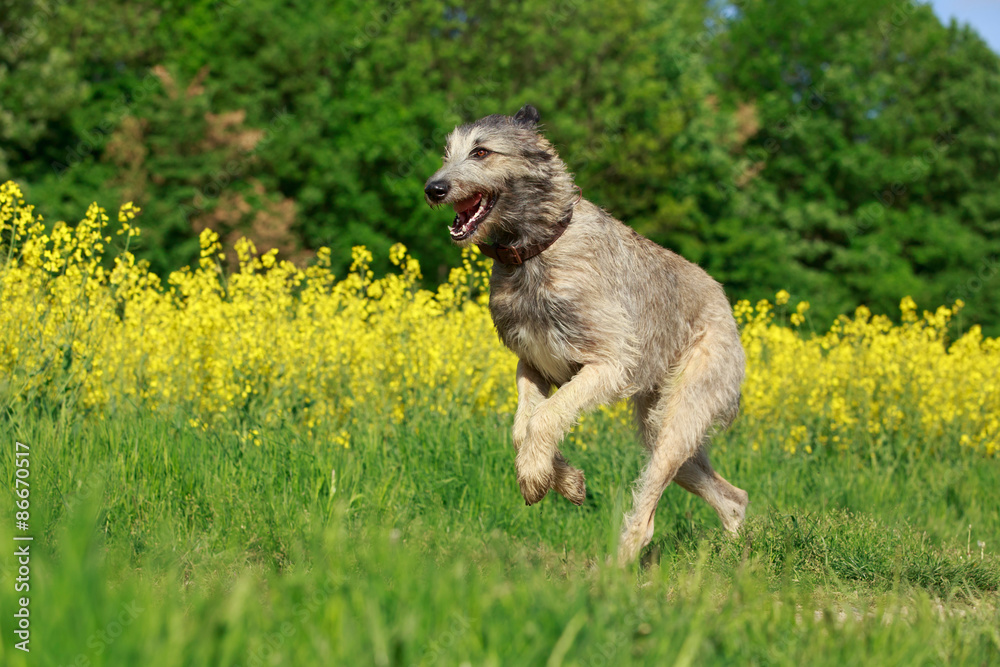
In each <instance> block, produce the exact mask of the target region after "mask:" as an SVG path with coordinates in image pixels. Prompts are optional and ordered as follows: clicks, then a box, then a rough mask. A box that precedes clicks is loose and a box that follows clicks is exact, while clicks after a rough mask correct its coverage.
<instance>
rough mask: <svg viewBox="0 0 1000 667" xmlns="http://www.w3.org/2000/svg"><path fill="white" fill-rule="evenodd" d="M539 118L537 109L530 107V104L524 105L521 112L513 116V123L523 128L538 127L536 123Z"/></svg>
mask: <svg viewBox="0 0 1000 667" xmlns="http://www.w3.org/2000/svg"><path fill="white" fill-rule="evenodd" d="M540 119H541V117H540V116H539V115H538V109H536V108H535V107H533V106H531V105H530V104H525V105H524V106H523V107H521V110H520V111H518V112H517V113H516V114H514V122H515V123H517V124H518V125H524V126H525V127H534V126H535V125H538V121H539V120H540Z"/></svg>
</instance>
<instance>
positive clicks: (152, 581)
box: [0, 414, 1000, 667]
mask: <svg viewBox="0 0 1000 667" xmlns="http://www.w3.org/2000/svg"><path fill="white" fill-rule="evenodd" d="M183 423H184V420H183V419H181V418H178V420H177V421H176V423H174V422H172V421H170V420H167V419H153V418H144V419H139V418H135V417H124V416H123V417H116V418H110V417H109V418H107V419H106V420H100V419H91V420H89V421H82V420H74V421H71V422H60V421H58V420H57V419H55V418H48V417H43V416H33V417H25V416H21V417H20V418H18V419H14V418H11V417H8V418H7V419H6V420H5V421H3V422H0V443H2V449H0V469H2V471H3V478H4V480H5V481H4V483H5V485H6V487H5V488H7V489H11V488H12V486H13V483H12V481H11V480H12V479H13V477H14V472H13V471H14V467H13V442H14V440H15V439H17V440H21V441H22V442H28V443H30V445H31V477H30V481H31V484H32V496H31V502H32V506H31V512H32V514H31V525H32V533H33V534H34V535H35V538H36V539H35V542H34V543H33V547H32V548H33V555H32V560H31V592H30V595H31V604H30V609H31V619H32V625H31V628H32V640H31V648H32V651H31V653H30V654H24V653H22V652H21V651H18V650H15V649H14V647H13V644H14V641H16V640H15V639H13V637H14V635H13V624H12V621H13V619H12V616H11V613H12V610H13V609H14V608H15V605H16V602H15V600H16V597H18V596H19V595H21V594H15V592H14V582H13V577H14V576H15V574H14V573H15V572H16V563H15V561H14V558H13V555H12V554H13V547H11V546H10V545H13V544H14V542H13V541H12V539H11V538H12V535H13V532H14V525H13V513H14V508H13V500H14V499H13V495H12V493H11V492H10V491H8V492H7V493H6V495H5V497H6V498H7V499H8V500H7V501H5V503H4V504H5V506H6V507H7V508H8V510H7V517H8V518H6V519H4V520H3V521H0V540H2V541H3V543H4V544H6V545H8V546H5V547H3V548H2V549H0V566H2V575H3V579H2V581H0V600H2V605H3V613H2V615H0V662H2V663H3V664H4V665H11V666H12V667H16V666H20V665H32V666H36V665H41V666H47V665H54V666H61V665H74V666H75V665H80V666H83V665H92V666H99V665H115V666H118V665H142V666H143V667H159V666H161V665H163V666H168V665H169V666H174V665H213V666H215V665H234V666H235V665H239V666H251V665H368V664H375V665H404V666H409V665H438V664H441V665H459V664H468V665H588V666H590V665H628V664H672V665H705V664H725V665H729V664H741V665H742V664H747V665H785V664H788V665H802V664H809V665H825V664H830V665H834V664H835V665H838V666H839V665H845V664H876V665H897V664H898V665H924V664H927V665H945V664H947V665H952V664H970V665H983V664H1000V611H998V603H1000V595H998V588H1000V558H998V557H997V555H996V554H997V547H998V544H1000V502H998V498H1000V497H998V491H997V490H998V489H1000V465H998V463H997V462H996V461H989V460H983V459H981V458H979V457H976V456H972V455H968V454H962V453H960V452H958V451H954V452H937V453H934V454H928V455H922V456H918V455H914V454H913V453H909V454H907V455H905V456H900V457H896V456H893V455H892V453H891V452H884V451H883V452H879V454H878V455H877V456H872V455H866V456H864V457H860V456H856V455H853V454H827V455H814V456H812V457H802V456H797V457H794V456H793V457H789V456H787V455H785V454H783V453H780V452H777V451H770V450H768V448H767V447H765V451H763V452H757V453H754V452H751V451H750V448H749V446H748V444H747V440H748V437H747V435H746V434H743V433H741V431H740V429H739V427H738V428H737V429H736V430H735V431H733V432H730V433H728V434H726V435H724V436H723V437H721V438H719V440H718V441H717V443H716V446H715V448H714V450H713V461H714V462H715V464H716V467H717V468H718V469H719V470H720V472H722V474H724V475H725V476H726V477H727V478H728V479H730V480H731V481H733V482H734V483H735V484H737V485H738V486H740V487H742V488H745V489H747V490H748V491H749V493H750V497H751V506H750V511H749V513H748V522H747V526H746V529H745V530H744V532H743V533H742V534H741V535H740V536H739V537H736V538H731V537H728V536H727V535H725V534H724V533H723V532H722V531H721V529H720V527H719V523H718V520H717V519H716V517H715V516H714V514H713V513H712V511H711V510H710V509H709V508H708V506H707V505H706V504H705V503H704V502H702V501H701V500H699V499H697V498H694V497H693V496H690V495H688V494H686V493H685V492H684V491H683V490H681V489H679V488H674V487H671V488H669V489H668V491H667V493H666V494H665V495H664V499H663V500H662V501H661V503H660V509H659V512H658V515H657V531H656V537H655V539H654V543H653V544H652V545H651V547H650V548H648V549H647V551H646V553H645V554H644V558H643V564H642V565H637V566H633V567H630V568H626V569H620V568H618V567H616V566H614V565H612V564H609V563H608V562H607V561H608V557H609V554H612V553H613V552H614V547H615V540H616V538H617V532H618V528H619V524H620V520H621V515H622V512H623V510H624V509H625V508H626V507H627V506H628V503H629V497H628V491H629V488H630V484H631V482H632V480H633V479H634V478H635V477H636V476H637V474H638V471H639V467H640V465H641V462H642V460H641V450H640V448H639V447H638V446H637V445H635V444H633V442H632V440H631V438H630V435H629V434H628V432H627V430H625V429H623V428H621V427H619V426H617V425H608V424H605V425H604V426H603V428H602V429H601V432H602V437H601V438H600V441H599V442H589V443H588V447H587V449H586V450H574V451H568V452H567V453H568V456H569V457H570V459H571V460H572V461H573V462H574V464H577V465H579V466H580V467H582V468H583V469H584V470H585V472H586V474H587V481H588V485H589V488H588V499H587V501H586V503H585V504H584V505H583V506H582V507H579V508H577V507H574V506H572V505H570V504H569V503H568V502H566V501H565V500H563V499H562V498H560V497H558V496H556V495H555V494H550V495H549V497H547V498H546V499H545V500H544V501H543V502H542V503H541V504H540V505H537V506H534V507H525V506H524V504H523V501H522V500H521V498H520V496H519V495H518V492H517V484H516V482H515V478H514V471H513V454H512V450H511V447H510V438H509V434H508V432H509V425H508V424H507V423H506V420H497V419H495V418H486V417H484V418H479V417H477V418H472V417H470V416H468V415H463V414H456V415H454V416H453V417H450V418H445V417H438V418H435V419H430V418H425V419H422V420H418V421H416V422H412V423H408V424H407V425H405V426H401V427H389V426H383V425H382V424H381V420H380V419H378V417H375V416H373V417H372V421H371V422H370V423H368V424H365V423H361V424H358V425H355V427H354V428H353V431H352V447H351V449H349V450H344V449H342V448H337V447H335V446H333V445H331V444H324V443H318V442H311V441H309V440H308V439H307V438H305V437H304V436H303V432H301V431H297V430H294V429H291V428H288V429H284V430H276V431H273V432H269V433H265V434H264V436H265V437H264V444H263V445H262V446H260V447H257V446H254V445H241V444H240V443H239V442H238V440H237V438H235V437H233V436H226V435H220V434H213V433H200V432H192V431H191V430H190V429H189V428H188V427H186V426H184V425H183ZM774 449H777V448H776V447H775V448H774ZM898 451H908V448H907V447H905V443H900V446H899V447H898ZM334 471H335V475H333V473H334ZM980 541H982V542H984V543H985V546H983V547H980V546H979V544H978V543H979V542H980Z"/></svg>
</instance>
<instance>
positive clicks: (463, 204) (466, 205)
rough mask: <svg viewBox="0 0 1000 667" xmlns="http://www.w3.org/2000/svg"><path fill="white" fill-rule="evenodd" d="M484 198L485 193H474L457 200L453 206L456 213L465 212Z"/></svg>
mask: <svg viewBox="0 0 1000 667" xmlns="http://www.w3.org/2000/svg"><path fill="white" fill-rule="evenodd" d="M482 198H483V195H481V194H478V195H473V196H471V197H469V198H468V199H463V200H462V201H459V202H455V203H454V204H453V206H454V207H455V213H465V212H466V211H468V210H469V209H471V208H472V207H473V206H475V205H476V204H478V203H479V200H480V199H482Z"/></svg>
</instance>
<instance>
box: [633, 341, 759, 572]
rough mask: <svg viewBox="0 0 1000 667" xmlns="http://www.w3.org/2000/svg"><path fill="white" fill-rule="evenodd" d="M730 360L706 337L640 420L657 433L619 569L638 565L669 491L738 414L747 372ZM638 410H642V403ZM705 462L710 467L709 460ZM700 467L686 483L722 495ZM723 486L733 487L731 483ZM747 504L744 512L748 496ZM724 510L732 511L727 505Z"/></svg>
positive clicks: (688, 475) (636, 495)
mask: <svg viewBox="0 0 1000 667" xmlns="http://www.w3.org/2000/svg"><path fill="white" fill-rule="evenodd" d="M737 344H738V343H737ZM741 352H742V350H740V353H741ZM730 354H734V353H733V352H731V351H730V350H729V349H728V347H727V346H726V345H725V344H720V343H719V341H716V340H714V339H713V337H712V336H711V335H708V334H706V335H705V336H704V337H703V338H702V339H701V340H700V341H699V342H698V343H696V344H695V345H694V346H693V347H692V349H691V350H690V351H689V353H688V354H687V355H686V359H685V360H684V361H683V362H682V363H681V365H680V368H679V372H678V373H677V374H676V375H675V376H674V377H673V378H672V379H671V381H670V382H669V383H668V384H667V386H665V387H663V388H662V389H661V396H660V398H659V400H658V402H657V403H656V405H654V406H653V407H651V408H647V409H646V414H645V415H642V414H639V415H637V416H638V417H639V418H640V419H643V420H644V425H645V427H646V429H647V432H648V433H649V434H650V436H651V435H652V433H654V432H655V441H654V443H653V445H652V448H651V449H652V452H651V454H650V457H649V463H648V464H647V465H646V469H645V470H644V471H643V473H642V476H641V477H640V479H639V481H638V484H637V488H636V490H635V492H634V502H633V507H632V510H631V512H629V514H628V515H627V516H626V518H625V525H624V527H623V529H622V535H621V542H620V543H619V549H618V559H619V562H620V563H622V564H624V563H628V562H631V561H633V560H635V558H636V557H637V556H638V555H639V551H641V550H642V548H643V547H644V546H646V545H647V544H649V542H650V540H652V538H653V519H654V517H655V514H656V505H657V504H658V503H659V501H660V497H661V496H662V495H663V491H664V489H666V487H667V485H668V484H669V483H670V481H671V480H673V479H675V477H676V476H677V475H678V474H679V473H680V470H681V469H682V468H683V467H684V466H685V465H686V463H687V462H688V460H689V459H691V458H692V457H694V456H698V455H699V451H700V450H701V447H702V445H703V444H704V442H705V440H706V436H707V434H708V432H709V429H710V428H711V427H712V424H713V423H715V422H719V421H721V422H728V421H729V420H730V419H731V417H732V415H733V414H734V412H735V406H736V405H738V401H739V387H740V380H741V378H742V366H741V365H739V364H735V363H733V361H735V359H729V358H727V357H728V356H729V355H730ZM736 354H738V353H736ZM739 361H742V358H740V359H739ZM733 369H738V370H737V371H734V370H733ZM636 405H637V407H642V406H641V404H640V403H637V404H636ZM641 423H642V422H641ZM655 424H659V425H660V426H659V429H655V427H654V425H655ZM705 462H706V464H707V458H705ZM697 466H698V459H695V461H694V462H693V463H692V466H691V467H689V468H688V470H687V472H686V474H685V476H684V480H685V482H689V483H692V484H695V483H697V484H698V485H699V488H700V489H708V488H709V487H710V488H711V490H712V491H718V490H719V488H720V484H719V483H717V482H716V483H714V486H712V485H708V484H706V480H705V474H704V473H705V471H704V470H703V469H700V468H698V467H697ZM709 470H710V468H709ZM719 479H720V480H721V477H720V478H719ZM723 483H725V484H726V485H727V486H729V484H728V482H724V481H723ZM732 489H733V491H735V492H739V491H740V490H739V489H736V488H735V487H732ZM706 493H708V491H706ZM712 497H713V498H714V496H712ZM706 499H707V498H706ZM742 500H743V503H742V507H743V508H744V509H745V506H746V504H745V503H746V494H745V493H743V498H742ZM724 509H725V510H727V511H729V510H730V509H732V508H730V507H729V506H728V505H726V506H724ZM720 515H721V514H720ZM724 524H725V525H726V527H727V528H731V527H738V522H732V521H730V522H728V523H727V522H726V520H725V519H724Z"/></svg>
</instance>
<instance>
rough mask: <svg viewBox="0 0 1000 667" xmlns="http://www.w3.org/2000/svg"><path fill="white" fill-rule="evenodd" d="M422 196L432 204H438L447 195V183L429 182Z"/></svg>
mask: <svg viewBox="0 0 1000 667" xmlns="http://www.w3.org/2000/svg"><path fill="white" fill-rule="evenodd" d="M424 194H425V195H427V198H428V199H429V200H431V201H432V202H439V201H441V200H442V199H444V198H445V197H446V196H447V195H448V183H446V182H445V181H431V182H430V183H428V184H427V187H425V188H424Z"/></svg>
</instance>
